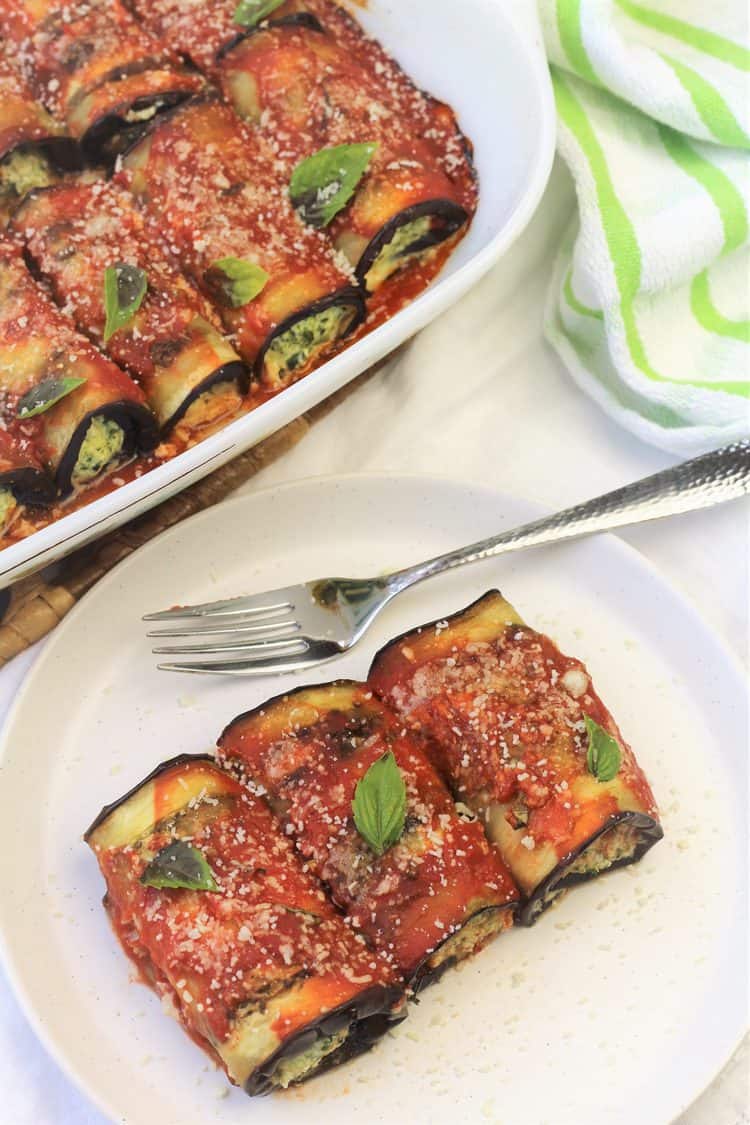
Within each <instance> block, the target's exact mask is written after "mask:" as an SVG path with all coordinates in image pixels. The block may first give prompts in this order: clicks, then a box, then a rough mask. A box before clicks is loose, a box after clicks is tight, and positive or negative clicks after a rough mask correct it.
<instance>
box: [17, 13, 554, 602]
mask: <svg viewBox="0 0 750 1125" xmlns="http://www.w3.org/2000/svg"><path fill="white" fill-rule="evenodd" d="M356 14H357V18H358V19H360V20H361V21H362V23H363V24H364V25H365V27H366V28H367V30H368V31H370V32H371V33H372V34H374V35H376V36H377V37H378V38H379V39H380V41H381V42H382V43H384V44H385V46H386V47H387V48H388V49H389V50H390V52H391V54H393V55H394V56H395V57H396V58H397V59H398V60H399V62H401V63H402V65H403V66H404V67H405V68H406V70H407V71H408V73H409V74H410V75H411V76H412V77H413V78H414V80H415V81H416V82H417V83H418V85H420V86H423V87H424V88H425V89H427V90H429V91H430V92H431V93H433V94H435V95H437V96H438V97H440V98H443V99H444V100H445V101H448V102H450V104H451V105H453V106H454V107H455V109H456V110H457V112H458V116H459V119H460V121H461V125H462V127H463V128H464V130H465V132H466V134H467V135H468V136H469V137H471V139H472V141H473V142H474V146H475V158H476V164H477V170H478V172H479V179H480V189H481V196H480V203H479V209H478V211H477V214H476V217H475V219H474V222H473V223H472V226H471V229H470V231H469V233H468V235H467V237H466V238H465V239H464V240H463V242H461V244H460V245H459V247H458V249H457V250H456V253H455V254H453V255H452V257H451V258H450V260H449V262H448V263H447V265H446V267H445V269H444V270H443V271H442V273H441V274H440V276H439V278H438V279H437V280H436V281H435V282H434V283H433V284H432V285H431V286H430V287H429V289H428V290H427V291H426V292H425V293H423V294H421V296H420V297H418V298H417V300H416V301H414V302H412V304H410V305H409V306H407V308H405V309H403V310H402V311H401V312H399V313H398V314H397V315H396V316H394V317H393V318H392V319H391V320H390V321H388V323H387V324H384V325H382V326H381V327H380V328H378V329H376V330H375V331H374V332H371V333H370V334H369V335H368V336H366V337H365V338H364V339H362V340H360V341H358V342H357V343H356V344H354V345H353V346H352V347H350V348H347V349H346V350H345V351H343V352H342V353H341V354H340V355H338V356H335V357H334V358H333V359H331V360H329V361H328V362H327V363H325V364H323V365H322V366H321V367H320V368H318V370H317V371H314V372H313V373H312V374H311V375H309V376H308V377H307V378H305V379H302V380H301V381H300V382H299V383H297V384H295V385H294V386H292V387H289V388H288V389H287V390H285V391H284V392H283V393H282V394H280V395H278V396H277V397H276V398H275V399H272V400H271V401H270V402H267V403H265V404H264V405H263V406H261V407H260V408H259V409H258V410H254V411H253V412H252V413H250V414H247V415H245V416H244V417H243V418H239V419H238V420H237V421H236V422H233V423H232V424H231V425H229V426H227V427H225V428H224V429H223V430H221V431H220V432H219V433H217V434H214V435H213V436H212V437H209V438H207V439H206V440H205V441H202V442H200V444H199V445H196V446H194V447H193V448H192V449H189V450H187V451H186V452H185V453H182V454H180V455H179V456H178V457H175V458H174V459H173V460H172V461H169V462H167V463H166V464H164V465H160V466H159V467H158V468H156V469H154V470H153V471H152V472H150V473H146V474H145V475H144V476H142V477H141V478H140V479H139V480H134V481H131V482H129V483H128V484H126V485H124V486H123V487H122V488H119V489H117V490H116V491H115V492H112V493H110V494H109V495H107V496H104V497H102V498H101V499H99V500H95V501H93V502H92V503H91V504H88V505H86V506H85V507H84V508H81V509H80V511H77V512H72V513H71V514H70V515H67V516H65V517H64V518H63V519H60V520H57V521H56V522H55V523H54V524H53V525H52V526H50V527H46V528H43V529H42V530H41V531H38V532H36V533H35V534H34V535H32V536H29V538H28V539H25V540H23V541H21V542H20V543H16V544H13V545H12V546H10V547H7V548H6V549H5V550H4V551H0V588H2V587H3V586H7V585H8V584H9V583H10V582H15V581H16V580H17V579H19V578H22V577H23V576H24V575H25V574H29V573H31V572H32V571H35V570H39V569H40V568H41V567H42V566H45V565H46V564H47V563H50V562H52V561H53V559H56V558H60V557H61V556H62V555H65V554H67V553H68V552H70V551H72V550H73V549H74V548H76V547H79V546H81V545H82V544H83V543H85V542H87V541H88V540H90V539H94V538H96V537H97V536H99V535H102V534H103V533H104V532H105V531H107V530H110V529H111V528H113V527H116V526H118V525H119V524H122V523H124V522H125V521H126V520H129V519H133V517H135V516H136V515H138V514H139V513H140V512H143V511H145V510H146V509H147V508H150V507H153V506H154V504H158V503H161V501H162V500H165V499H167V497H169V496H171V495H173V494H174V493H175V492H178V491H179V490H180V489H182V488H186V487H187V486H188V485H190V484H193V483H194V482H195V481H197V480H199V479H200V478H201V477H204V476H205V475H206V474H207V473H210V472H213V470H214V469H217V468H218V467H219V466H220V465H223V464H224V463H225V462H226V461H229V460H230V459H231V458H232V457H236V456H237V455H238V454H239V453H241V452H242V451H243V450H245V449H249V448H250V446H252V445H255V444H256V443H257V442H259V441H262V440H263V439H264V438H265V437H268V435H269V434H271V433H273V432H274V430H277V429H279V428H280V427H281V426H284V425H286V423H287V422H290V421H291V420H292V419H293V418H296V417H298V415H300V414H302V413H304V411H306V410H309V409H310V408H311V407H313V406H314V405H315V404H316V403H318V402H321V401H322V399H324V398H327V397H328V395H330V394H332V393H333V392H334V391H335V390H338V388H339V387H342V386H343V385H344V384H345V383H347V382H349V380H350V379H353V378H355V376H357V375H359V374H360V373H361V372H363V371H366V370H367V368H368V367H371V366H372V365H373V364H374V363H377V361H378V360H380V359H382V358H383V356H385V355H387V354H388V353H389V352H392V351H393V350H394V349H395V348H397V347H398V346H399V345H400V344H403V342H404V341H405V340H408V339H409V337H411V336H413V335H414V333H415V332H418V331H419V330H420V329H421V328H424V327H425V325H427V324H429V323H430V321H432V320H434V319H435V318H436V317H437V316H439V315H440V314H441V313H443V312H445V311H446V309H448V308H449V307H450V306H451V305H453V304H454V303H455V302H456V301H457V300H458V299H459V298H460V297H462V296H463V294H464V293H466V292H467V291H468V290H469V289H470V288H471V287H472V285H475V284H476V282H477V281H479V279H480V278H481V277H482V276H483V275H484V274H485V273H486V272H487V271H488V270H489V269H490V268H491V266H493V265H494V263H495V262H497V260H498V259H499V258H500V257H501V256H502V254H503V253H504V252H505V251H506V250H507V249H508V247H509V246H510V245H511V243H512V242H514V241H515V239H516V238H517V237H518V235H519V234H520V233H521V231H522V230H523V229H524V227H525V226H526V224H527V223H528V221H529V219H530V218H531V216H532V214H533V212H534V210H535V209H536V206H537V203H538V202H539V200H540V198H541V195H542V192H543V190H544V187H545V185H546V183H547V178H548V176H549V172H550V168H551V166H552V158H553V155H554V147H555V113H554V105H553V100H552V91H551V86H550V81H549V73H548V70H547V62H546V59H545V56H544V50H543V47H542V42H541V33H540V31H539V23H538V19H537V15H536V5H535V4H533V3H530V0H461V3H460V4H456V2H455V0H400V2H399V3H394V2H392V0H370V3H368V5H367V6H366V7H363V8H359V7H357V9H356Z"/></svg>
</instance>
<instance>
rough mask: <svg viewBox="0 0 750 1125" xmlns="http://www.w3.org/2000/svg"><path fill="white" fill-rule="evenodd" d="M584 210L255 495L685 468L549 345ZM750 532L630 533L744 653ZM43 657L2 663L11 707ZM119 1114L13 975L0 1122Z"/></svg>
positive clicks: (89, 1123)
mask: <svg viewBox="0 0 750 1125" xmlns="http://www.w3.org/2000/svg"><path fill="white" fill-rule="evenodd" d="M572 206H573V190H572V186H571V184H570V181H569V179H568V177H567V174H566V173H565V172H564V170H562V169H561V168H559V167H557V168H556V169H555V172H554V174H553V177H552V181H551V183H550V186H549V188H548V191H547V193H546V196H545V199H544V201H543V203H542V206H541V207H540V209H539V211H538V213H537V215H536V217H535V219H534V220H533V222H532V224H531V226H530V227H529V229H528V230H527V231H526V233H525V234H524V235H523V237H522V238H521V240H520V241H519V242H518V243H517V244H516V246H515V247H514V248H513V249H512V251H511V252H510V253H509V254H508V255H507V256H506V258H505V259H504V260H503V261H502V262H501V263H500V265H499V266H498V267H496V269H495V270H494V271H493V273H492V274H491V275H490V276H489V277H487V278H486V279H485V280H484V281H483V282H482V284H481V285H480V286H479V287H478V288H477V289H475V290H474V291H473V292H472V293H470V294H469V296H468V297H466V298H464V300H463V301H462V302H461V303H460V304H459V305H458V306H456V307H455V308H454V309H453V310H452V311H451V312H450V314H449V315H447V316H444V317H443V318H442V320H440V321H439V322H438V323H437V324H434V325H432V326H431V327H430V328H428V329H426V330H425V331H424V332H423V333H422V334H421V335H420V336H419V337H417V338H416V339H415V340H414V341H413V342H412V343H411V344H410V345H409V346H408V347H407V348H406V349H405V350H404V351H402V352H401V353H400V354H399V355H398V356H397V357H396V358H395V359H394V360H393V361H391V362H390V363H389V364H388V365H387V366H386V367H385V368H384V369H383V370H382V371H381V372H379V373H378V375H376V376H375V377H374V378H373V379H371V380H370V381H369V382H368V383H367V384H365V385H364V386H362V387H361V388H360V389H359V390H358V391H357V392H356V393H355V394H354V395H353V396H352V397H351V398H350V399H348V400H347V401H346V402H345V403H344V404H343V405H342V406H340V407H339V408H338V409H337V410H336V411H335V412H334V413H333V414H331V415H330V416H329V417H328V418H326V419H325V420H324V421H322V422H320V423H319V424H318V425H317V426H316V427H315V429H314V430H313V432H312V433H311V434H310V435H309V436H308V437H307V438H305V440H304V441H303V442H302V444H301V445H299V446H298V447H297V448H296V449H294V450H293V451H292V452H291V453H290V454H288V455H287V456H285V457H284V458H283V459H282V460H281V461H280V462H278V463H277V464H275V465H272V466H270V467H269V468H268V469H266V470H265V471H264V472H263V473H262V474H261V475H260V476H259V477H257V478H256V479H255V480H254V481H252V482H251V483H250V484H249V485H246V486H245V488H244V490H245V491H251V490H254V489H257V488H261V487H265V486H268V485H273V484H276V483H278V482H281V481H288V480H294V479H297V478H300V477H308V476H314V475H319V474H337V473H346V472H373V471H387V472H393V473H409V472H422V473H432V474H437V475H443V476H452V477H459V478H464V479H466V480H474V481H482V482H483V483H490V484H494V485H496V486H497V487H498V489H501V490H502V491H505V492H512V493H517V494H520V495H524V496H527V497H529V498H530V499H534V500H538V501H540V502H542V503H544V504H546V505H549V506H550V507H555V508H558V507H563V506H565V505H567V504H570V503H573V502H575V501H577V500H581V499H584V498H586V497H587V496H589V495H594V494H596V493H599V492H604V491H607V490H608V489H611V488H614V487H617V486H618V485H620V484H624V483H626V482H628V481H630V480H634V479H635V478H637V477H640V476H644V475H646V474H648V473H651V472H655V471H657V470H658V469H661V468H663V467H665V466H667V465H669V464H671V463H672V461H673V458H672V457H670V455H668V454H666V453H661V452H660V451H659V450H657V449H653V448H651V447H649V446H646V445H643V444H642V443H641V442H639V441H637V440H636V439H635V438H633V437H631V436H630V435H629V434H628V433H626V432H625V431H624V430H622V429H620V428H619V427H618V426H616V425H615V424H614V423H612V422H610V421H609V419H608V418H607V417H606V416H605V415H604V414H603V413H602V412H601V411H600V410H599V409H598V407H596V406H595V405H594V404H593V403H591V402H590V401H589V400H588V399H586V398H585V397H584V396H583V395H582V394H581V393H580V392H579V391H578V390H577V389H576V387H575V386H574V384H573V383H572V381H571V380H570V379H569V377H568V376H567V374H566V373H565V370H564V369H563V367H562V365H561V364H560V362H559V361H558V360H557V358H556V356H555V355H554V354H553V352H552V351H551V350H550V349H549V347H548V346H547V345H546V344H545V342H544V340H543V337H542V332H541V317H542V308H543V302H544V296H545V291H546V286H547V281H548V277H549V273H550V269H551V262H552V257H553V254H554V251H555V248H556V246H557V244H558V242H559V241H560V238H561V235H562V231H563V229H564V226H565V222H566V220H567V219H568V217H569V215H570V212H571V209H572ZM749 526H750V524H749V521H748V508H747V506H745V505H743V504H739V505H738V504H733V505H730V506H729V507H727V508H724V509H719V510H716V511H712V512H704V513H699V514H696V515H692V516H683V517H681V518H680V519H678V520H675V521H670V522H666V523H661V524H656V525H653V526H650V527H643V528H640V529H637V530H634V531H631V532H628V533H626V534H625V535H624V538H626V539H627V540H628V541H629V542H630V543H632V544H633V545H634V546H636V547H637V548H638V549H639V550H640V551H642V552H643V554H645V555H646V556H647V557H648V558H649V559H651V560H652V562H654V563H655V564H656V565H657V566H658V567H660V568H661V570H662V571H663V572H664V573H665V574H666V575H667V576H668V578H669V579H670V580H671V581H672V582H673V583H674V584H675V585H676V586H678V587H679V588H680V589H681V590H682V591H683V592H684V593H686V594H687V595H688V596H689V597H690V598H691V599H692V600H693V601H694V602H695V603H696V604H697V605H698V606H699V607H700V611H701V613H702V614H703V616H704V618H705V619H706V620H707V621H708V622H709V623H710V624H711V625H712V626H713V627H714V628H715V629H716V630H717V632H718V633H719V634H720V635H721V636H722V637H723V638H724V639H725V641H726V643H727V644H728V645H729V647H730V648H732V649H733V650H734V651H735V652H736V653H737V654H738V655H739V656H740V657H741V658H742V659H743V660H747V643H748V573H747V558H748V551H747V546H748V528H749ZM39 647H40V646H37V648H39ZM35 655H36V653H35V652H31V653H27V654H24V655H23V656H22V657H19V658H17V659H16V660H15V661H14V662H13V663H12V664H11V665H10V666H9V667H8V668H6V669H4V670H3V671H2V672H1V673H0V717H1V716H4V715H5V713H6V711H7V708H8V706H9V705H10V702H11V701H12V699H13V697H14V695H15V692H16V691H17V689H18V686H19V684H20V682H21V680H22V678H23V677H24V675H25V674H26V672H27V671H28V669H29V667H30V666H31V664H32V663H33V660H34V658H35ZM19 858H21V859H22V855H21V856H20V857H16V858H15V861H16V862H17V861H18V859H19ZM6 861H7V853H6ZM1 866H2V865H1V864H0V868H1ZM0 893H2V890H1V889H0ZM749 1074H750V1051H748V1046H747V1043H745V1045H744V1046H743V1048H741V1049H740V1051H738V1053H737V1054H736V1055H735V1057H734V1059H733V1060H732V1061H731V1062H730V1063H729V1064H728V1066H727V1067H726V1069H725V1070H724V1072H723V1073H722V1074H721V1075H720V1076H719V1077H718V1078H717V1079H716V1081H715V1082H714V1083H713V1085H712V1086H711V1087H710V1089H709V1090H707V1091H706V1092H705V1093H704V1095H703V1096H702V1097H701V1098H700V1099H699V1100H698V1102H696V1103H695V1104H694V1105H693V1106H692V1107H691V1108H690V1109H689V1110H688V1111H687V1112H686V1113H685V1114H684V1116H683V1117H681V1118H680V1125H740V1123H746V1122H750V1099H749V1097H748V1075H749ZM248 1113H249V1116H248V1120H250V1107H249V1106H248ZM103 1122H104V1119H103V1118H102V1116H101V1115H100V1114H99V1113H98V1112H97V1111H96V1110H94V1109H93V1108H91V1106H90V1105H89V1104H88V1102H87V1101H86V1099H85V1098H84V1097H83V1095H81V1094H79V1093H78V1091H77V1090H76V1089H75V1088H74V1087H73V1086H72V1085H71V1083H70V1082H69V1081H68V1080H67V1079H66V1078H65V1076H64V1075H63V1074H62V1073H61V1072H60V1071H59V1070H58V1068H57V1066H56V1065H55V1064H54V1063H53V1062H52V1061H51V1060H50V1059H49V1057H48V1056H47V1055H46V1053H45V1051H44V1050H43V1048H42V1047H41V1046H40V1045H39V1044H38V1043H37V1041H36V1039H35V1037H34V1034H33V1032H32V1031H31V1030H30V1028H29V1026H28V1024H27V1023H26V1020H25V1018H24V1016H23V1014H22V1012H21V1010H20V1009H19V1007H18V1005H17V1004H16V1001H15V999H14V997H13V996H12V994H11V992H10V989H9V987H8V985H7V983H6V981H5V979H4V977H3V976H2V971H1V970H0V1125H103ZM138 1125H141V1123H138ZM147 1125H150V1123H147ZM154 1125H156V1123H154ZM159 1125H178V1123H177V1122H161V1123H159ZM363 1125H366V1123H363ZM509 1125H535V1123H534V1122H531V1121H528V1122H509ZM581 1125H597V1123H596V1122H593V1121H592V1122H581ZM664 1125H668V1123H667V1122H665V1123H664Z"/></svg>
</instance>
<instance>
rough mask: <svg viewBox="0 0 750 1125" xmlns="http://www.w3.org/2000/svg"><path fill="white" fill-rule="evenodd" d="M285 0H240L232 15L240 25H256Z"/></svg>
mask: <svg viewBox="0 0 750 1125" xmlns="http://www.w3.org/2000/svg"><path fill="white" fill-rule="evenodd" d="M283 2H284V0H240V2H239V4H238V5H237V7H236V8H235V9H234V16H233V17H232V18H233V20H234V22H235V23H238V24H239V25H240V27H255V25H256V24H259V23H260V21H261V20H264V19H265V18H266V16H270V14H271V12H273V11H275V10H276V8H279V7H281V5H282V4H283Z"/></svg>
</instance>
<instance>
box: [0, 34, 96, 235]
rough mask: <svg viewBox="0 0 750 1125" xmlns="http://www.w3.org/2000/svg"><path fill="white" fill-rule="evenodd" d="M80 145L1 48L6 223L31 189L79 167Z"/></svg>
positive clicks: (1, 216)
mask: <svg viewBox="0 0 750 1125" xmlns="http://www.w3.org/2000/svg"><path fill="white" fill-rule="evenodd" d="M79 165H80V153H79V150H78V145H77V144H76V142H75V141H74V140H73V139H72V138H71V137H67V136H65V134H64V132H63V129H62V127H61V126H60V125H58V124H57V123H56V122H55V121H54V120H53V118H52V117H51V116H50V115H49V113H47V111H46V110H45V109H44V108H43V106H41V105H39V104H38V102H36V101H35V100H34V95H33V94H32V92H31V90H30V89H29V87H28V85H27V84H26V82H25V81H24V79H23V78H22V77H21V74H20V72H19V71H18V70H17V69H16V67H15V66H14V64H13V63H12V61H11V59H10V58H8V57H7V56H5V55H4V54H3V53H2V50H0V225H5V223H7V221H8V219H9V218H10V216H11V215H12V213H13V211H14V210H15V208H16V207H17V206H18V203H19V202H20V200H21V199H23V197H24V195H25V194H26V192H27V191H30V190H31V188H35V187H44V186H46V185H47V184H52V183H55V182H56V181H57V179H58V178H59V176H60V173H61V172H63V171H68V170H72V169H76V168H78V167H79Z"/></svg>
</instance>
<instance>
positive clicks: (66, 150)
mask: <svg viewBox="0 0 750 1125" xmlns="http://www.w3.org/2000/svg"><path fill="white" fill-rule="evenodd" d="M16 152H38V153H40V154H41V155H42V156H45V157H46V158H47V160H49V162H50V164H51V165H52V166H53V168H54V169H55V170H56V171H58V172H80V170H81V169H82V168H83V154H82V152H81V148H80V145H79V144H78V141H76V140H74V138H73V137H43V138H42V139H40V140H38V141H21V143H20V144H17V145H15V146H14V147H13V148H12V149H9V150H8V152H4V153H3V154H2V156H0V163H2V161H3V160H9V159H10V157H11V156H12V155H13V154H14V153H16Z"/></svg>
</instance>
